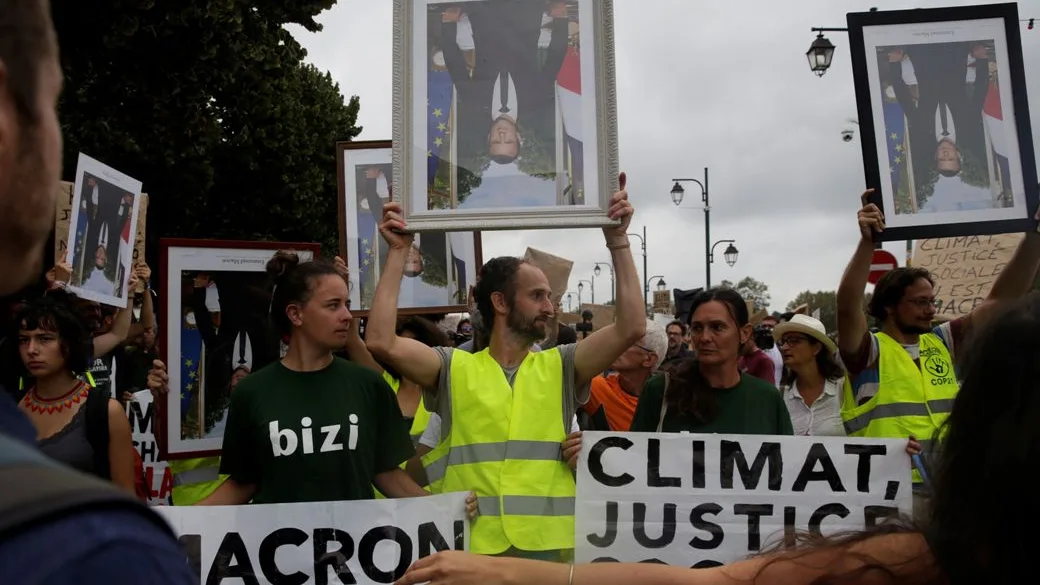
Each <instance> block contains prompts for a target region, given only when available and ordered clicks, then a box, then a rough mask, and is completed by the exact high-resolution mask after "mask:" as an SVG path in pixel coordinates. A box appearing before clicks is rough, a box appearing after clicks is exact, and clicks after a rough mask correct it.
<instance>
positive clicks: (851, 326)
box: [836, 189, 885, 364]
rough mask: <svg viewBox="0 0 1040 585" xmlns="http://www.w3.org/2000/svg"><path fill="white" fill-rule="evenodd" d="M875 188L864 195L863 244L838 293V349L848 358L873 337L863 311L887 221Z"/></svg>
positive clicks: (860, 217) (860, 223) (861, 241)
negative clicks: (872, 197)
mask: <svg viewBox="0 0 1040 585" xmlns="http://www.w3.org/2000/svg"><path fill="white" fill-rule="evenodd" d="M873 192H874V190H873V189H867V190H866V191H864V192H863V195H861V196H860V198H861V201H862V203H863V207H862V208H861V209H860V210H859V213H858V214H857V221H858V223H859V233H860V238H859V243H858V244H856V251H855V252H853V253H852V259H851V260H849V265H848V266H846V267H845V273H844V274H842V276H841V283H840V284H838V292H837V299H836V304H837V313H838V348H839V349H840V350H841V352H842V353H843V354H844V355H843V356H842V359H845V361H846V364H848V363H849V361H852V360H847V359H846V357H847V356H851V355H855V354H856V353H857V352H858V351H859V350H860V348H861V347H862V345H863V343H864V340H865V338H867V337H868V336H869V335H870V329H869V328H868V327H867V316H866V314H864V312H863V291H864V290H865V289H866V288H867V277H868V276H869V275H870V260H871V258H872V257H873V255H874V241H873V234H874V233H880V232H881V230H883V229H884V228H885V219H884V216H883V215H882V213H881V210H880V209H878V207H877V205H874V204H873V203H869V198H870V195H871V193H873Z"/></svg>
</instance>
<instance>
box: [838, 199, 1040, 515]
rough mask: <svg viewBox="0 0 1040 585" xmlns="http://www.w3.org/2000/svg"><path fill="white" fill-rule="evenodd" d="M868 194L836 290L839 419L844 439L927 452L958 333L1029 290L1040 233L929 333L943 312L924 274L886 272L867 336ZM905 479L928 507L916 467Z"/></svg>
mask: <svg viewBox="0 0 1040 585" xmlns="http://www.w3.org/2000/svg"><path fill="white" fill-rule="evenodd" d="M872 192H873V190H868V191H867V192H865V193H864V194H863V195H862V202H863V208H862V209H860V210H859V216H858V220H859V230H860V242H859V245H858V246H857V248H856V252H855V253H854V254H853V256H852V260H851V261H850V262H849V265H848V267H847V268H846V269H845V274H844V275H843V276H842V279H841V284H840V285H839V286H838V293H837V305H838V348H839V350H840V353H841V358H842V361H843V362H844V364H845V367H846V369H847V370H848V377H847V378H846V382H845V392H844V397H843V399H842V412H841V415H842V420H843V421H844V423H845V431H846V432H847V433H848V434H849V436H857V437H877V438H900V439H906V438H917V439H918V440H920V442H921V443H922V445H923V447H924V450H925V455H927V454H928V452H929V450H930V448H931V447H932V446H933V439H934V438H936V435H937V432H938V430H939V429H940V428H941V426H942V424H943V421H945V420H946V417H947V416H948V415H949V412H950V409H951V407H952V406H953V399H954V398H955V397H956V396H957V391H958V389H959V387H960V385H959V382H958V380H957V375H956V372H955V371H954V363H955V362H954V358H955V357H956V355H957V354H956V351H957V348H958V347H960V346H961V341H962V340H963V339H964V337H965V333H967V332H968V330H969V329H971V328H973V327H977V326H978V325H979V324H980V323H981V322H982V321H984V320H985V319H987V318H989V316H990V315H991V314H992V313H993V312H994V308H995V307H997V306H999V305H1000V304H1001V302H1003V301H1008V300H1011V299H1015V298H1018V297H1020V296H1022V295H1023V294H1025V293H1026V292H1027V291H1028V290H1029V289H1030V287H1031V286H1032V284H1033V279H1034V277H1035V275H1036V273H1037V269H1038V268H1040V234H1037V233H1036V232H1035V231H1033V230H1030V231H1029V232H1028V233H1027V234H1026V236H1025V238H1024V239H1023V240H1022V243H1021V244H1020V245H1019V247H1018V249H1017V250H1016V251H1015V254H1014V256H1013V257H1012V258H1011V261H1010V262H1008V264H1007V266H1006V267H1005V268H1004V270H1003V271H1002V272H1001V273H1000V275H999V276H998V277H997V279H996V281H995V282H994V283H993V288H992V289H990V292H989V296H988V297H987V298H986V299H985V300H982V299H978V300H979V301H981V302H979V303H978V304H977V305H976V306H975V309H974V310H973V311H972V312H971V313H969V314H968V315H965V316H963V317H960V318H957V319H954V320H952V321H949V322H946V323H943V324H941V325H939V326H938V327H935V328H933V327H932V321H933V319H934V318H935V316H936V312H937V310H943V309H944V307H941V306H939V305H937V303H936V298H935V293H936V291H935V288H934V287H935V283H934V281H933V280H932V275H931V274H930V273H929V272H928V271H927V270H925V269H923V268H910V267H906V268H896V269H894V270H892V271H890V272H888V273H887V274H885V275H884V276H882V277H881V280H880V281H878V283H877V285H875V287H874V294H873V296H872V297H871V299H870V305H869V312H870V316H872V317H874V319H875V320H876V321H877V323H878V325H879V326H880V331H878V332H877V333H871V332H870V330H869V329H868V328H867V319H866V316H865V315H864V314H863V309H862V307H863V290H864V288H866V285H867V275H868V274H869V273H870V264H871V257H872V256H873V253H874V243H873V234H874V233H876V232H881V231H882V230H883V229H884V227H885V222H884V217H883V216H882V214H881V211H880V210H879V209H878V208H877V206H876V205H874V204H873V203H868V198H869V196H870V194H871V193H872ZM1037 215H1038V216H1040V212H1038V214H1037ZM943 312H946V311H945V310H943ZM913 480H914V511H915V512H918V513H919V512H922V511H924V510H928V509H930V506H928V505H927V502H926V501H925V500H924V498H926V497H927V487H926V486H925V485H924V481H925V480H924V478H923V477H922V476H921V474H920V473H919V471H918V470H917V469H915V470H914V472H913ZM917 520H918V521H921V520H924V519H923V518H917Z"/></svg>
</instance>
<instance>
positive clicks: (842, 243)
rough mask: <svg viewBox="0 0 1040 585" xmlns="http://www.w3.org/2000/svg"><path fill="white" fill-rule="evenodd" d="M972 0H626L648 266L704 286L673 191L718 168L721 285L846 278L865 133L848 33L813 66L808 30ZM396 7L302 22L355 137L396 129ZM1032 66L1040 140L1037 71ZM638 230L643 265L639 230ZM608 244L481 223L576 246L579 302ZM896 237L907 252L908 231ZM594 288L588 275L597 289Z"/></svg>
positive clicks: (626, 147)
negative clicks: (890, 0) (854, 124)
mask: <svg viewBox="0 0 1040 585" xmlns="http://www.w3.org/2000/svg"><path fill="white" fill-rule="evenodd" d="M977 3H980V2H979V1H972V2H966V1H958V0H927V1H919V2H912V1H903V2H899V3H897V4H894V5H885V4H877V3H876V2H875V3H874V4H871V3H853V2H834V1H832V0H831V1H828V0H797V2H795V1H791V2H765V1H757V2H754V3H749V2H730V3H723V2H708V1H707V0H698V1H691V0H615V2H614V26H615V40H616V45H617V46H616V51H615V59H616V68H617V80H616V81H617V93H618V120H617V123H618V134H619V138H620V150H621V152H620V162H621V168H622V169H623V170H624V171H626V172H627V174H628V190H629V194H630V198H631V201H632V203H633V205H634V206H635V207H636V210H637V212H636V217H635V219H634V221H633V227H632V231H641V230H642V227H643V226H644V225H646V226H647V231H648V238H647V240H648V241H647V253H648V258H649V260H648V262H649V273H650V275H651V276H656V275H663V276H664V278H665V280H666V281H667V283H668V287H669V289H671V288H673V287H677V288H683V289H687V288H694V287H698V286H703V284H704V272H705V270H704V268H705V266H704V262H705V260H704V256H705V254H704V213H703V211H702V210H703V206H702V205H701V201H700V198H699V195H700V193H699V190H698V188H697V186H696V185H693V184H690V185H688V188H687V193H686V195H687V197H686V200H685V201H684V202H683V203H682V206H681V207H680V208H679V209H676V207H675V206H674V205H673V204H672V201H671V198H670V196H669V191H670V190H671V187H672V181H671V179H672V178H674V177H700V176H702V175H703V172H704V171H703V169H704V167H709V168H710V189H711V191H710V195H711V237H712V240H713V241H715V240H719V239H734V240H736V245H737V247H738V248H739V250H740V256H739V260H738V262H737V264H736V265H735V266H734V267H732V268H731V267H729V266H727V265H726V263H725V262H724V261H723V259H722V258H721V251H722V249H723V248H724V247H725V246H724V245H723V246H719V247H718V249H717V254H716V261H715V263H714V264H713V265H712V281H713V282H714V283H716V284H717V283H718V282H719V281H720V280H722V279H728V280H732V281H737V280H739V279H740V278H743V277H744V276H752V277H754V278H756V279H758V280H761V281H763V282H765V283H766V284H768V285H769V288H770V291H771V292H772V305H771V309H773V310H783V308H784V306H786V304H787V303H788V302H789V301H790V300H791V299H793V298H794V296H795V295H797V294H798V293H799V292H800V291H803V290H806V289H811V290H833V289H835V288H836V287H837V284H838V280H839V279H840V277H841V272H842V270H843V269H844V266H845V263H846V262H847V261H848V258H849V256H850V255H851V253H852V250H853V247H854V245H855V243H856V240H857V238H858V232H857V229H856V219H855V218H856V210H857V209H858V207H859V194H860V192H861V191H862V189H863V185H864V176H863V162H862V156H861V153H860V146H859V140H858V137H857V139H856V140H855V141H853V142H850V143H845V142H842V140H841V132H842V130H845V129H847V128H850V127H851V125H850V124H849V122H848V120H849V119H851V118H854V117H855V116H856V101H855V94H854V90H853V81H852V72H851V61H850V56H849V55H850V53H849V49H848V39H847V37H846V35H845V33H840V32H838V33H831V34H829V35H828V37H829V38H830V39H831V41H832V42H833V43H834V44H835V45H836V46H837V50H836V52H835V56H834V62H833V64H832V67H831V69H830V71H828V72H827V74H826V75H825V76H823V77H822V78H817V77H816V76H815V75H813V74H812V73H811V72H810V71H809V67H808V63H807V60H806V58H805V51H806V50H807V49H808V47H809V44H810V43H811V42H812V40H813V38H814V34H813V33H811V32H810V31H809V28H810V27H814V26H817V27H844V26H845V13H846V12H847V11H862V10H867V9H868V8H870V6H872V5H877V6H878V8H879V9H882V10H884V9H896V8H914V7H922V8H923V7H932V6H948V5H957V4H977ZM981 3H985V2H981ZM796 4H797V6H796ZM752 6H753V8H752ZM1019 10H1020V12H1021V16H1022V17H1030V16H1032V17H1036V18H1040V2H1035V1H1033V0H1030V1H1027V2H1020V3H1019ZM391 13H392V2H391V1H390V0H339V1H338V3H337V4H336V6H335V7H334V8H333V9H332V10H329V11H328V12H326V13H324V14H322V15H321V16H320V17H319V19H318V20H319V22H321V23H322V24H323V25H324V30H323V31H322V32H320V33H317V34H311V33H307V32H306V31H303V30H302V29H298V28H296V29H293V32H294V33H295V34H296V37H297V38H298V39H299V40H300V41H301V42H302V43H303V45H304V47H306V48H307V49H308V51H309V55H308V60H309V61H310V62H312V63H314V64H315V65H316V66H318V67H319V68H321V69H323V70H328V71H330V72H331V73H332V75H333V77H334V78H335V79H336V81H337V82H338V83H339V85H340V89H341V91H342V92H343V94H344V95H345V96H348V97H349V96H352V95H357V96H360V99H361V111H360V114H359V118H358V123H359V125H361V126H363V127H364V130H363V132H362V133H361V136H360V137H359V139H364V140H383V139H389V138H390V132H391V124H392V109H391V94H392V86H391V67H392V42H393V39H392V14H391ZM1020 30H1021V31H1022V41H1023V50H1024V59H1025V70H1026V71H1027V72H1030V71H1032V72H1036V71H1040V27H1037V28H1036V29H1035V30H1033V31H1026V29H1025V26H1024V25H1022V27H1021V29H1020ZM1027 76H1028V77H1029V79H1028V93H1029V94H1030V96H1031V97H1032V98H1033V99H1032V107H1031V111H1030V117H1031V118H1032V122H1033V138H1034V143H1037V142H1040V141H1037V140H1036V138H1037V137H1040V75H1036V74H1032V75H1029V74H1028V73H1027ZM695 191H696V192H695ZM632 241H633V247H632V251H633V253H634V254H635V255H636V265H637V267H638V269H639V273H640V278H641V279H642V277H643V274H642V258H641V257H640V256H639V254H640V250H639V242H638V240H637V239H635V238H633V239H632ZM602 242H603V240H602V234H601V233H600V232H598V231H597V230H562V231H526V232H495V233H486V234H484V237H483V246H484V257H485V258H491V257H493V256H497V255H522V254H523V253H524V250H525V249H526V247H527V246H532V247H536V248H539V249H542V250H545V251H547V252H550V253H553V254H557V255H560V256H564V257H567V258H570V259H572V260H573V261H574V272H573V274H572V276H571V283H570V287H569V288H568V291H570V292H573V293H575V299H574V302H575V303H576V302H577V298H576V297H577V294H576V293H577V286H578V280H579V279H591V278H592V277H593V276H592V270H593V264H594V263H595V262H609V260H610V254H609V253H608V251H607V250H606V248H605V247H603V245H602ZM886 248H887V249H889V250H891V251H893V252H895V253H896V255H897V257H899V258H902V257H903V256H904V255H905V254H904V253H903V250H904V249H905V244H904V243H902V242H900V243H897V244H887V245H886ZM596 285H597V288H598V289H599V290H598V291H597V293H598V294H597V295H596V300H597V301H598V302H604V301H606V300H609V298H610V297H609V294H610V293H609V288H610V280H609V277H608V275H607V273H606V271H604V273H603V276H601V277H599V278H596ZM588 293H589V290H588V286H587V285H586V287H585V292H584V295H583V299H584V300H585V301H586V302H588V301H589V297H588ZM565 307H566V301H565Z"/></svg>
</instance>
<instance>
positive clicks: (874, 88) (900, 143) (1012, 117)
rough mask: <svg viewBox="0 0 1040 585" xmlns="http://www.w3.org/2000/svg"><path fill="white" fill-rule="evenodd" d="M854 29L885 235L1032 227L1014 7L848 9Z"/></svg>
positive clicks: (868, 148)
mask: <svg viewBox="0 0 1040 585" xmlns="http://www.w3.org/2000/svg"><path fill="white" fill-rule="evenodd" d="M848 25H849V38H850V42H851V47H852V65H853V72H854V77H855V85H856V102H857V107H858V110H859V124H860V130H861V137H862V142H863V161H864V166H865V169H866V176H867V177H866V178H867V185H868V186H869V187H872V188H874V189H875V191H874V194H873V196H872V199H871V201H872V202H873V203H875V204H877V206H878V207H880V208H881V210H882V211H883V212H884V214H885V224H886V229H885V231H884V232H882V233H881V234H878V235H877V238H878V239H879V240H911V239H921V238H935V237H949V236H965V235H983V234H998V233H1009V232H1023V231H1027V230H1031V229H1034V228H1035V227H1036V220H1035V219H1034V217H1033V216H1034V214H1035V212H1036V211H1037V203H1038V194H1037V191H1038V186H1037V175H1036V161H1035V159H1034V153H1033V142H1032V134H1031V132H1030V126H1029V107H1028V103H1027V99H1026V86H1025V76H1024V69H1023V65H1022V43H1021V39H1020V36H1019V25H1018V10H1017V8H1016V5H1014V4H995V5H989V6H968V7H963V8H939V9H915V10H901V11H892V12H865V13H850V14H849V15H848Z"/></svg>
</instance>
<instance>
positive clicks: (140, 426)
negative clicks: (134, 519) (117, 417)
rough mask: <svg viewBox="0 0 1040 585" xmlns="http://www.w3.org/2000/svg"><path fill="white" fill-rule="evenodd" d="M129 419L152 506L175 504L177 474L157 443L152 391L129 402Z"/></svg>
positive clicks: (138, 394) (149, 501) (127, 404)
mask: <svg viewBox="0 0 1040 585" xmlns="http://www.w3.org/2000/svg"><path fill="white" fill-rule="evenodd" d="M126 417H127V418H128V419H130V431H131V433H133V438H134V448H135V449H137V454H138V455H140V456H141V461H142V462H143V463H144V485H145V487H147V488H148V503H149V504H150V505H153V506H157V505H166V506H169V505H171V503H172V502H171V501H170V492H171V491H172V490H173V475H172V474H171V473H170V468H169V467H167V465H166V462H165V461H160V460H159V446H158V445H156V443H155V405H154V404H153V403H152V392H151V391H150V390H141V391H140V392H135V393H134V399H133V400H128V401H127V403H126Z"/></svg>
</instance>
